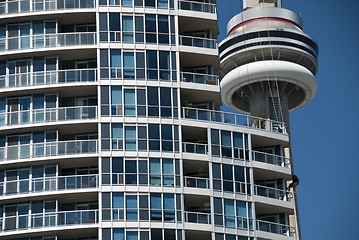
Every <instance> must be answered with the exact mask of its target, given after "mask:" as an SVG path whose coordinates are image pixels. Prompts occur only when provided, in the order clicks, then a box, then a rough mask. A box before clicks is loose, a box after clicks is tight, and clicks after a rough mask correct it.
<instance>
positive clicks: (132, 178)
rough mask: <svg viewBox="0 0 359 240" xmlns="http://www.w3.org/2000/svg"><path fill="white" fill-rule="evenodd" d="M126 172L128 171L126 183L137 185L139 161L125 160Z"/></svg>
mask: <svg viewBox="0 0 359 240" xmlns="http://www.w3.org/2000/svg"><path fill="white" fill-rule="evenodd" d="M125 172H126V178H125V183H126V184H132V185H136V184H137V161H135V160H126V161H125Z"/></svg>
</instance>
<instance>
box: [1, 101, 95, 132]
mask: <svg viewBox="0 0 359 240" xmlns="http://www.w3.org/2000/svg"><path fill="white" fill-rule="evenodd" d="M96 118H97V106H81V107H64V108H49V109H33V110H27V111H17V112H8V113H1V114H0V130H1V127H3V126H16V125H26V124H39V123H51V122H61V121H65V122H67V121H75V120H91V119H96Z"/></svg>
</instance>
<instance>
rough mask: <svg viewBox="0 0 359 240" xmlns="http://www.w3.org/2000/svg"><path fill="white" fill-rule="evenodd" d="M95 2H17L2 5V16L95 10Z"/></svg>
mask: <svg viewBox="0 0 359 240" xmlns="http://www.w3.org/2000/svg"><path fill="white" fill-rule="evenodd" d="M95 4H96V1H94V0H81V1H73V0H46V1H45V0H40V1H39V0H15V1H7V2H5V1H4V2H1V3H0V15H1V14H14V13H27V12H41V11H54V10H69V9H79V8H94V7H95Z"/></svg>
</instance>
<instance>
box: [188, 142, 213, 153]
mask: <svg viewBox="0 0 359 240" xmlns="http://www.w3.org/2000/svg"><path fill="white" fill-rule="evenodd" d="M182 152H187V153H197V154H208V144H203V143H191V142H183V143H182Z"/></svg>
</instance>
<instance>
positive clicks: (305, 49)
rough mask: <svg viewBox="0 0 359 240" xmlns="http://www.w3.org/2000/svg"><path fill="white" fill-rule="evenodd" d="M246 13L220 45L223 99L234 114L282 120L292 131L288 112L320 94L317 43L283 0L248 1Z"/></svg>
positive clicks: (230, 27) (231, 24) (233, 21)
mask: <svg viewBox="0 0 359 240" xmlns="http://www.w3.org/2000/svg"><path fill="white" fill-rule="evenodd" d="M243 9H244V11H243V12H241V13H239V14H237V15H236V16H234V17H233V18H232V19H231V20H230V21H229V22H228V24H227V35H228V36H227V38H226V39H224V40H223V41H222V42H221V43H220V44H219V53H220V54H219V56H220V66H221V72H220V78H221V97H222V100H223V102H224V103H225V104H226V105H228V106H229V107H230V108H232V109H233V110H235V111H239V112H245V113H250V114H251V115H253V116H257V117H261V118H264V119H271V120H273V121H279V122H284V123H285V124H286V129H287V131H289V112H290V111H293V110H296V109H298V108H300V107H302V106H304V105H305V104H306V103H308V102H309V101H310V100H311V99H312V98H313V97H314V95H315V93H316V90H317V82H316V79H315V77H314V76H315V74H316V73H317V71H318V64H317V58H318V44H317V43H316V41H315V40H314V39H313V38H312V37H311V36H309V35H308V34H306V33H304V32H303V27H302V20H301V18H300V16H298V15H297V14H296V13H294V12H292V11H290V10H288V9H284V8H282V3H281V0H244V1H243ZM252 124H254V123H252ZM281 130H282V129H281V128H280V126H278V131H281Z"/></svg>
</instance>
